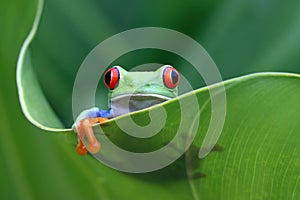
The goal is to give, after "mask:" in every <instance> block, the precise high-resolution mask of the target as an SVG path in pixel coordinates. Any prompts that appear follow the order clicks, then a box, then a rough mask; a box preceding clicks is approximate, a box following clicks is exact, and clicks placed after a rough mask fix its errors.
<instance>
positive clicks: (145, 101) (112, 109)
mask: <svg viewBox="0 0 300 200" xmlns="http://www.w3.org/2000/svg"><path fill="white" fill-rule="evenodd" d="M167 68H169V69H168V70H169V71H170V68H171V69H173V70H175V69H174V68H172V67H171V66H170V65H164V66H162V67H161V68H159V69H157V70H156V71H152V72H148V71H146V72H127V71H126V70H125V69H123V68H122V67H120V66H114V67H113V68H111V69H110V70H112V69H113V70H115V71H114V72H118V75H119V76H118V81H117V84H115V86H114V88H113V89H112V88H111V89H110V90H109V93H108V101H109V102H108V103H109V109H108V110H101V109H99V108H96V107H95V108H91V109H88V110H85V111H83V112H82V113H81V114H80V115H79V116H78V118H77V119H76V122H79V121H81V120H82V119H85V118H97V117H102V118H113V117H116V116H119V115H122V114H126V113H128V112H132V111H136V110H140V109H143V108H147V107H149V106H152V105H155V104H158V103H161V102H164V101H166V100H169V99H171V98H174V97H176V96H177V93H178V92H177V84H178V82H179V74H178V72H177V71H176V70H175V72H176V73H177V75H176V74H175V75H176V76H177V77H176V76H175V78H177V79H178V81H177V82H176V85H174V88H170V87H167V86H166V85H165V83H166V81H165V73H166V71H167V70H166V69H167ZM116 69H117V70H116ZM108 72H109V70H108ZM175 72H174V73H175ZM174 73H173V74H172V75H174ZM105 77H106V75H105ZM105 77H104V79H105ZM108 78H111V76H108ZM177 79H175V80H177ZM106 81H107V80H106V79H105V82H106ZM108 84H109V83H107V82H106V85H107V87H110V86H109V85H108ZM76 122H75V124H74V125H76Z"/></svg>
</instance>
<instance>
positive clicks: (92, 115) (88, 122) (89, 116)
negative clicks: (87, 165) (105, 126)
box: [73, 108, 110, 155]
mask: <svg viewBox="0 0 300 200" xmlns="http://www.w3.org/2000/svg"><path fill="white" fill-rule="evenodd" d="M109 116H110V112H109V110H108V111H105V110H100V109H98V108H92V109H89V110H86V111H83V112H82V113H81V114H80V115H79V116H78V117H77V119H76V122H75V124H74V125H73V129H74V130H75V132H76V133H77V138H78V144H77V147H76V151H77V153H78V154H80V155H85V154H86V153H87V152H88V151H89V152H90V153H93V154H94V153H98V152H99V150H100V147H101V144H100V142H99V141H98V140H97V138H96V137H95V134H94V131H93V125H94V124H97V123H102V122H104V121H106V120H108V118H106V117H109ZM85 137H86V138H87V140H88V145H87V146H86V145H84V143H83V141H84V138H85Z"/></svg>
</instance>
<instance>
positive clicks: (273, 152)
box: [18, 46, 300, 199]
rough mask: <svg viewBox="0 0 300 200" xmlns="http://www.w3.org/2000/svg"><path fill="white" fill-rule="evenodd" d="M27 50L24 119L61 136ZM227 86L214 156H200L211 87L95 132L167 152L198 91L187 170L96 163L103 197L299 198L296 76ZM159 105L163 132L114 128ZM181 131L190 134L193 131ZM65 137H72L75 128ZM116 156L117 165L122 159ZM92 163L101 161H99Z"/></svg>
mask: <svg viewBox="0 0 300 200" xmlns="http://www.w3.org/2000/svg"><path fill="white" fill-rule="evenodd" d="M26 50H27V46H25V47H24V51H22V53H23V55H22V54H21V61H20V62H19V66H18V67H19V69H18V72H19V74H18V84H19V91H20V94H21V99H20V100H21V105H22V106H23V108H24V112H25V114H26V116H27V117H28V116H29V119H30V120H31V121H32V122H33V123H34V124H38V125H39V127H40V128H44V129H45V130H48V131H51V130H53V131H58V130H56V129H53V128H57V127H61V124H60V123H59V121H58V118H57V117H56V116H55V114H54V113H53V112H52V111H51V107H50V106H49V105H48V104H47V101H46V99H45V98H44V96H43V93H42V91H41V89H40V88H39V86H38V84H37V83H36V82H34V81H35V80H36V79H35V74H34V73H33V71H32V67H31V62H30V57H29V54H28V52H27V51H26ZM22 56H23V57H22ZM224 85H225V88H226V95H227V99H228V102H227V115H226V123H225V126H224V129H223V131H222V135H221V138H220V140H219V141H218V145H219V146H221V148H222V149H223V150H222V151H220V152H213V153H211V154H210V155H209V156H208V157H207V158H205V159H203V160H201V162H199V158H198V156H197V155H198V151H199V148H200V146H201V143H202V141H203V138H204V136H205V133H206V131H207V129H208V126H209V123H210V117H211V105H210V103H204V102H209V101H208V100H209V98H210V97H209V93H208V88H203V89H199V90H195V91H194V92H192V93H188V94H184V95H181V96H180V97H179V98H176V99H174V100H171V101H168V102H166V103H163V104H161V105H159V106H156V107H153V108H149V109H146V110H143V111H138V112H136V113H131V114H129V115H126V116H121V117H118V118H116V119H113V120H110V121H109V122H107V123H105V124H103V125H101V126H102V129H99V128H98V127H95V131H96V134H97V137H98V139H99V140H100V141H101V135H102V134H103V132H104V133H105V134H108V135H109V138H110V139H111V141H112V142H114V143H115V144H116V145H119V146H121V147H122V148H124V149H127V150H130V151H135V152H147V151H151V150H154V149H158V148H161V147H163V146H164V145H165V144H166V143H167V142H169V141H170V140H171V139H172V138H173V137H174V136H175V134H176V132H177V130H176V128H178V124H180V122H181V118H180V115H179V113H180V112H181V111H180V109H181V108H180V104H179V103H178V100H184V101H187V102H189V101H190V99H192V98H193V96H194V94H196V95H197V100H198V103H199V105H200V109H201V120H200V122H199V129H198V131H197V135H196V138H195V140H194V142H193V144H192V146H191V148H190V149H189V150H188V151H187V153H186V155H185V156H184V157H185V160H186V164H187V165H186V167H182V166H184V165H185V164H184V159H180V160H179V161H177V162H175V163H174V164H172V165H171V166H169V167H167V168H165V169H163V170H160V171H157V172H152V173H148V174H145V175H131V174H123V173H119V172H116V171H114V170H111V169H109V168H107V167H105V166H102V165H100V166H98V165H97V167H96V168H90V169H91V170H92V173H91V174H97V173H98V172H99V173H100V177H101V180H103V181H105V185H103V186H101V189H100V191H101V192H100V193H99V195H100V196H102V195H105V198H116V197H117V198H122V197H123V198H125V197H130V196H135V197H136V198H143V196H144V192H147V191H152V190H153V191H155V192H156V193H157V194H159V195H160V197H163V198H167V199H176V198H178V199H181V198H184V197H185V198H187V197H188V198H192V197H194V198H196V199H197V198H201V197H203V198H204V199H219V198H222V199H240V198H241V197H242V198H243V199H247V198H249V199H251V198H260V199H265V198H267V199H269V198H278V197H281V196H284V197H288V198H293V197H294V198H297V197H299V195H300V193H299V192H298V191H300V190H299V188H300V185H298V181H299V179H300V170H299V169H300V168H299V164H300V159H299V153H298V152H300V151H299V149H298V148H299V146H300V145H299V131H300V126H299V124H298V123H297V119H298V118H299V115H300V114H299V111H300V107H299V103H298V102H299V101H300V95H299V94H300V87H299V86H300V79H299V76H297V75H293V74H280V73H278V74H276V73H262V74H253V75H249V76H245V77H241V78H237V79H232V80H229V81H226V82H224ZM221 86H222V84H216V85H215V87H216V88H218V87H221ZM188 104H189V105H190V107H191V109H194V106H195V105H194V104H191V103H188ZM161 106H163V107H164V108H165V110H166V111H167V116H168V117H167V121H166V124H165V127H164V129H163V130H162V131H161V132H160V133H159V134H158V135H156V136H155V137H151V138H149V139H137V138H135V139H133V138H132V137H130V136H127V135H126V133H124V132H123V131H122V130H121V129H120V128H119V127H118V125H117V123H118V122H121V121H122V120H126V118H131V117H133V118H134V120H135V122H136V123H137V124H145V123H147V120H148V112H149V111H150V110H151V111H152V112H153V111H155V110H157V109H159V108H160V107H161ZM154 113H155V112H154ZM190 117H191V118H190V119H187V120H186V121H185V122H184V123H187V122H189V121H192V120H193V118H194V117H195V116H190ZM154 118H158V120H160V115H156V116H154ZM145 120H146V122H145ZM40 124H41V125H40ZM176 124H177V125H176ZM102 130H103V131H102ZM65 131H68V129H66V130H65ZM183 131H186V132H188V131H189V129H186V130H183ZM67 133H69V134H72V131H70V132H67ZM70 147H71V146H70ZM109 150H110V149H105V146H104V147H103V152H104V153H103V154H106V152H108V153H107V154H106V155H108V157H107V158H109V156H113V154H110V153H109ZM195 150H197V151H195ZM98 156H99V155H95V157H96V158H99V157H98ZM117 159H118V160H120V158H117ZM90 162H92V163H97V161H96V160H91V161H90ZM182 163H183V165H182ZM199 164H200V165H199ZM89 165H90V164H89ZM92 166H93V164H92ZM104 172H105V173H104ZM197 173H204V174H206V176H205V178H199V177H198V178H197ZM100 177H99V178H100ZM92 179H93V176H92V177H91V181H93V180H92ZM94 181H96V180H94ZM122 182H123V183H126V182H130V186H128V185H127V187H125V186H123V187H122V189H118V190H119V191H120V192H118V193H112V192H110V191H113V190H114V188H115V186H116V185H118V184H120V183H122ZM130 187H134V188H136V189H138V190H139V191H144V192H142V193H141V195H140V194H136V192H134V191H133V192H129V191H130ZM178 187H180V188H181V191H180V193H179V194H178V193H176V190H177V188H178ZM119 195H120V196H119ZM103 197H104V196H103ZM144 198H145V197H144ZM150 198H154V196H153V197H152V196H148V197H147V198H145V199H150Z"/></svg>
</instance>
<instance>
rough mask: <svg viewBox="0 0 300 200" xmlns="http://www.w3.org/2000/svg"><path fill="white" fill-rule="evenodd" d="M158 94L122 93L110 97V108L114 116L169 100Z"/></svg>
mask: <svg viewBox="0 0 300 200" xmlns="http://www.w3.org/2000/svg"><path fill="white" fill-rule="evenodd" d="M170 99H171V98H170V97H166V96H163V95H159V94H122V95H118V96H115V97H113V98H111V101H110V108H111V112H112V115H113V116H114V117H116V116H119V115H123V114H127V113H129V112H134V111H137V110H141V109H144V108H148V107H150V106H153V105H156V104H159V103H162V102H164V101H167V100H170Z"/></svg>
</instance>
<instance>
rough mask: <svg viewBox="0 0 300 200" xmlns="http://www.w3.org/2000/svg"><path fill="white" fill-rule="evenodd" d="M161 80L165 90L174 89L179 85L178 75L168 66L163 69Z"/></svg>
mask: <svg viewBox="0 0 300 200" xmlns="http://www.w3.org/2000/svg"><path fill="white" fill-rule="evenodd" d="M163 80H164V84H165V86H166V87H167V88H170V89H174V88H175V87H176V86H177V85H178V83H179V80H180V75H179V73H178V71H177V70H176V69H175V68H173V67H171V66H170V67H167V68H165V69H164V72H163Z"/></svg>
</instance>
